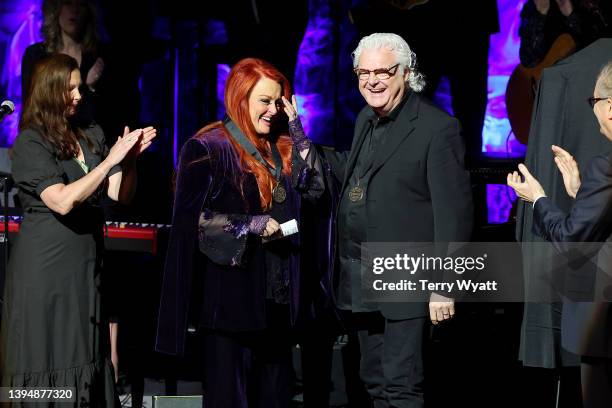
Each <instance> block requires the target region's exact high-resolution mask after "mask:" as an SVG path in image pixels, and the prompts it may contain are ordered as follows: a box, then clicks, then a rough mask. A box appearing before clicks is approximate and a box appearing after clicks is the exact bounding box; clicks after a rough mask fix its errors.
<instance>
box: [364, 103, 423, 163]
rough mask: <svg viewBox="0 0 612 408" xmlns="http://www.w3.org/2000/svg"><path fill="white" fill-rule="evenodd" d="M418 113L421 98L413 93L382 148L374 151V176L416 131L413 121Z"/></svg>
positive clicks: (383, 142)
mask: <svg viewBox="0 0 612 408" xmlns="http://www.w3.org/2000/svg"><path fill="white" fill-rule="evenodd" d="M406 112H408V113H406ZM418 112H419V98H418V96H417V95H416V94H415V93H414V92H411V94H410V95H409V96H408V100H407V101H406V103H405V104H404V106H403V107H402V110H401V112H399V115H398V117H397V119H396V120H395V121H394V122H393V123H392V124H391V127H390V128H389V130H388V131H387V132H385V134H384V135H383V137H382V139H381V141H380V146H379V147H378V148H377V149H376V150H375V151H374V157H373V164H372V174H374V173H375V172H376V171H377V170H378V169H379V168H380V167H381V166H382V165H384V164H385V162H386V161H387V159H388V158H389V157H391V155H392V154H393V153H395V152H396V151H397V149H398V147H399V145H400V144H402V143H403V142H404V140H406V139H407V138H408V136H410V134H411V133H412V132H413V131H414V123H413V121H414V120H415V119H416V118H417V117H418Z"/></svg>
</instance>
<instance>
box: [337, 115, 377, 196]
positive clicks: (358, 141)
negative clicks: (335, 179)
mask: <svg viewBox="0 0 612 408" xmlns="http://www.w3.org/2000/svg"><path fill="white" fill-rule="evenodd" d="M370 117H371V116H370V115H364V119H363V120H362V123H359V124H356V126H355V129H356V130H357V129H361V130H360V131H359V134H356V135H355V138H354V141H353V146H352V147H351V153H350V154H349V157H348V161H347V164H346V169H345V172H344V180H343V181H344V182H343V183H342V186H343V188H342V191H343V192H344V188H346V186H347V185H348V182H349V178H350V177H351V174H353V169H354V168H355V163H356V162H357V157H359V151H360V150H361V149H362V148H363V141H364V139H365V137H366V134H367V133H368V131H369V130H370V126H369V125H368V123H367V122H368V120H369V119H370Z"/></svg>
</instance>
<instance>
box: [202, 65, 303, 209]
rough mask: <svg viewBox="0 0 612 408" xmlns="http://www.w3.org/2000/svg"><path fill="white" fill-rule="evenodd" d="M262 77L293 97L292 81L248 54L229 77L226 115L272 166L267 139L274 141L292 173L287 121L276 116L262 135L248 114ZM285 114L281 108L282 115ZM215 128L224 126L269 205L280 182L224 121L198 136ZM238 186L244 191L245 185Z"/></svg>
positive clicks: (263, 201) (287, 171) (263, 204)
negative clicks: (278, 85)
mask: <svg viewBox="0 0 612 408" xmlns="http://www.w3.org/2000/svg"><path fill="white" fill-rule="evenodd" d="M262 78H269V79H271V80H273V81H276V82H278V83H279V84H280V86H281V94H282V95H283V96H284V97H285V98H287V99H289V100H290V99H291V86H290V85H289V81H288V80H287V78H286V77H285V76H284V75H283V74H282V73H281V72H280V71H279V70H278V69H276V68H275V67H274V66H273V65H271V64H270V63H268V62H266V61H263V60H261V59H257V58H245V59H243V60H240V61H239V62H238V63H236V65H234V67H233V68H232V70H231V71H230V73H229V76H228V77H227V82H226V84H225V111H226V113H227V116H229V117H230V119H232V121H233V122H234V123H235V124H236V126H238V128H239V129H240V130H241V131H242V132H243V133H244V135H245V136H246V137H247V138H248V139H249V140H250V141H251V142H252V143H253V144H254V145H255V146H256V147H257V150H259V153H260V154H261V155H262V157H263V158H264V159H265V160H266V161H267V162H268V163H269V164H270V165H271V166H272V167H274V161H273V159H272V152H271V151H270V147H269V144H268V142H269V143H275V144H276V146H277V147H278V150H279V152H280V155H281V158H282V161H283V173H284V174H286V175H288V176H290V175H291V154H292V142H291V138H290V137H289V134H288V132H287V124H286V122H285V121H282V120H281V121H278V120H277V121H276V123H275V124H274V125H273V127H272V130H271V131H270V134H269V136H268V137H261V136H259V135H258V134H257V132H256V131H255V127H254V126H253V122H252V121H251V118H250V116H249V96H250V95H251V91H252V90H253V88H254V87H255V85H256V84H257V82H259V80H260V79H262ZM283 114H284V113H283V111H282V109H281V111H280V112H279V115H283ZM212 128H221V129H222V130H223V132H224V133H225V135H226V137H227V138H228V140H229V141H230V142H231V143H232V145H233V146H234V149H236V152H237V153H238V157H239V159H240V160H239V166H240V168H241V169H242V170H243V171H244V172H246V173H252V174H253V175H254V176H255V179H256V180H257V186H258V187H259V197H260V200H261V207H262V209H264V210H266V209H269V208H270V207H271V205H272V190H273V189H274V187H275V186H276V183H277V182H276V179H275V178H274V176H273V175H272V174H271V173H270V171H268V169H267V168H266V167H264V165H263V164H261V163H260V162H259V161H257V160H256V159H255V158H254V157H253V156H251V155H250V154H249V153H248V152H247V151H246V150H244V148H242V146H240V145H239V144H238V143H237V142H236V141H235V140H234V138H233V137H231V136H230V134H229V132H228V131H227V130H226V129H225V127H224V126H223V124H222V122H215V123H212V124H210V125H208V126H206V127H205V128H203V129H201V130H200V131H198V136H204V134H206V133H207V131H208V130H210V129H212ZM240 183H242V181H240ZM239 188H240V190H241V191H242V185H240V186H239Z"/></svg>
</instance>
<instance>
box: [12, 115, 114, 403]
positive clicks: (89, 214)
mask: <svg viewBox="0 0 612 408" xmlns="http://www.w3.org/2000/svg"><path fill="white" fill-rule="evenodd" d="M85 133H86V135H87V136H88V138H89V140H90V141H91V146H89V144H88V143H86V142H85V141H83V140H81V141H80V144H81V148H82V150H83V153H84V156H85V163H86V165H87V167H88V168H89V169H93V168H94V167H96V166H97V165H98V164H99V163H100V162H101V161H102V159H103V158H104V157H105V155H106V154H107V153H108V149H107V148H106V147H105V144H104V135H103V133H102V131H101V129H100V128H99V127H97V126H92V127H90V128H88V129H87V130H86V131H85ZM12 162H13V165H12V172H13V177H14V179H15V183H16V185H17V187H18V189H19V191H18V194H19V198H20V200H21V202H22V204H23V209H24V218H23V222H22V224H21V229H20V232H19V235H18V237H17V239H16V241H15V245H14V247H13V249H12V253H11V256H10V259H9V266H8V271H7V277H6V288H5V299H6V303H5V307H4V308H3V316H2V333H1V335H0V341H1V343H0V345H1V348H0V356H2V358H1V360H0V361H1V366H0V374H1V375H2V381H1V384H2V386H7V387H26V386H27V387H40V386H54V387H74V388H75V392H76V402H75V404H74V406H77V404H78V406H79V407H81V406H86V407H115V406H117V407H118V406H120V405H119V400H118V397H117V394H116V391H115V386H114V377H113V369H112V366H111V363H110V359H109V358H108V349H109V348H108V343H109V335H108V321H107V320H105V317H104V312H103V310H102V307H101V290H100V278H101V256H102V249H103V236H102V232H103V230H102V227H103V220H104V219H103V215H102V212H101V210H100V208H99V206H98V205H97V203H98V200H99V198H100V194H101V192H102V188H99V189H98V191H97V192H96V193H94V194H92V196H90V197H89V198H88V199H87V201H86V202H84V203H83V204H81V205H79V206H78V207H76V208H74V209H73V210H72V211H70V212H69V213H68V214H67V215H65V216H62V215H59V214H57V213H55V212H52V211H51V210H50V209H49V208H48V207H46V206H45V204H44V203H43V202H42V200H41V199H40V194H41V192H42V191H43V190H45V189H46V188H47V187H49V186H51V185H54V184H58V183H63V184H69V183H72V182H74V181H76V180H78V179H80V178H81V177H83V176H85V174H86V173H85V169H83V167H82V166H81V165H80V164H79V163H78V162H77V161H76V159H69V160H60V159H59V158H58V157H57V154H56V151H55V149H54V148H53V147H52V146H51V145H50V144H48V143H47V142H45V140H44V139H43V137H42V136H41V135H40V134H39V133H38V132H36V131H34V130H30V129H28V130H25V131H22V132H21V133H20V135H19V136H18V137H17V140H16V141H15V144H14V146H13V157H12ZM120 170H121V169H120V167H118V166H116V167H114V168H113V169H112V170H111V172H110V173H109V176H110V175H112V174H114V173H116V172H118V171H120ZM52 405H53V403H49V406H52ZM17 406H19V404H17Z"/></svg>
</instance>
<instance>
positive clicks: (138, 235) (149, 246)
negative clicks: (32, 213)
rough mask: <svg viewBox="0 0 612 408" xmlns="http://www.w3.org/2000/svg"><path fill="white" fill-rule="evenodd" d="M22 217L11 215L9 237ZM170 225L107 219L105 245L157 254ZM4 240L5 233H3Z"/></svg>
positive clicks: (1, 229) (0, 219) (1, 227)
mask: <svg viewBox="0 0 612 408" xmlns="http://www.w3.org/2000/svg"><path fill="white" fill-rule="evenodd" d="M21 219H22V217H19V216H12V217H9V239H10V238H11V236H13V234H17V233H18V232H19V225H20V223H21ZM169 230H170V225H167V224H147V223H138V222H118V221H107V222H106V225H104V246H105V248H106V250H108V251H132V252H149V253H151V254H153V255H156V254H157V252H158V250H159V249H160V243H161V242H162V241H163V242H165V240H162V239H161V237H160V235H164V236H166V235H167V232H168V231H169ZM0 233H4V217H0ZM1 240H2V241H4V234H2V239H1Z"/></svg>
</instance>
